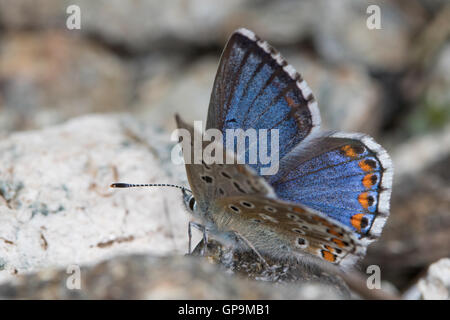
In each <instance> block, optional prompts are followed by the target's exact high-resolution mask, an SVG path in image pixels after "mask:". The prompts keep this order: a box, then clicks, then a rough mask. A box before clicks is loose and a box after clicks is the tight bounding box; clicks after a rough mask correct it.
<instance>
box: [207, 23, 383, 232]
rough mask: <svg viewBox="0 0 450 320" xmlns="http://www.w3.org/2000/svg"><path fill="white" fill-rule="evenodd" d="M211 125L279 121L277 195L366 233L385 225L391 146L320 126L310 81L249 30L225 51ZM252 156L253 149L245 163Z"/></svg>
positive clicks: (258, 125)
mask: <svg viewBox="0 0 450 320" xmlns="http://www.w3.org/2000/svg"><path fill="white" fill-rule="evenodd" d="M206 128H207V129H209V128H217V129H219V130H221V131H222V133H223V134H224V136H225V137H226V129H238V128H240V129H243V130H247V129H249V128H254V129H279V141H280V146H279V159H281V160H280V166H279V167H280V171H279V172H278V173H277V174H276V175H273V176H266V177H265V178H266V179H267V180H268V181H269V183H271V184H272V185H273V187H274V189H275V192H276V194H277V196H278V197H280V198H281V199H284V200H287V201H293V202H296V203H300V204H303V205H305V206H308V207H311V208H313V209H316V210H318V211H320V212H323V213H324V214H326V215H327V216H329V217H330V218H332V219H334V220H337V221H339V222H341V223H342V224H344V225H346V226H349V227H350V228H352V229H353V230H354V231H355V233H357V234H359V236H360V237H361V238H365V239H368V240H372V239H374V238H377V237H378V236H379V234H380V233H381V230H382V228H383V225H384V222H385V221H386V217H387V216H388V214H389V199H390V191H391V185H392V164H391V161H390V159H389V156H388V155H387V153H386V151H385V150H384V149H383V148H382V147H381V146H379V145H378V144H376V143H375V142H374V141H373V140H372V139H371V138H370V137H368V136H365V135H361V134H341V133H337V134H333V135H325V134H321V133H320V115H319V110H318V107H317V103H316V101H315V99H314V97H313V95H312V92H311V90H310V89H309V87H308V86H307V84H306V82H305V81H304V80H303V79H302V78H301V76H300V75H299V74H298V73H297V72H296V71H295V70H294V68H293V67H292V66H290V65H288V64H287V62H286V61H285V60H284V59H283V58H282V57H281V55H280V54H279V53H278V52H277V51H276V50H275V49H273V48H272V47H271V46H270V45H269V44H268V43H267V42H265V41H262V40H260V39H259V38H258V37H257V36H256V35H255V34H254V33H253V32H251V31H249V30H246V29H239V30H237V31H236V32H235V33H234V34H233V35H232V36H231V37H230V40H229V41H228V43H227V46H226V48H225V50H224V52H223V54H222V58H221V61H220V64H219V68H218V72H217V75H216V79H215V81H214V87H213V91H212V94H211V100H210V105H209V110H208V120H207V125H206ZM269 144H270V141H269ZM259 147H260V146H259V145H258V149H259ZM235 151H236V150H235ZM271 151H272V150H270V148H269V152H271ZM248 156H249V154H248V149H246V159H245V160H246V163H249V161H248V160H249V157H248ZM250 166H252V167H253V168H254V169H256V170H258V169H259V168H260V167H261V165H260V164H259V163H257V164H250Z"/></svg>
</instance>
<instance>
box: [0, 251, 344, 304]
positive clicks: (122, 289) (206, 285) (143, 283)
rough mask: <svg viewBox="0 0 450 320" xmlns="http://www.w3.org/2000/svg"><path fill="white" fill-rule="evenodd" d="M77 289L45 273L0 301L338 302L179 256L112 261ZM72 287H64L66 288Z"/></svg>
mask: <svg viewBox="0 0 450 320" xmlns="http://www.w3.org/2000/svg"><path fill="white" fill-rule="evenodd" d="M80 271H81V272H80V276H81V277H80V279H81V282H80V284H81V286H80V289H79V290H77V289H72V290H71V289H68V286H67V282H68V281H69V283H70V284H72V288H73V283H75V282H73V281H72V280H73V278H71V277H73V274H68V273H67V272H66V270H58V269H48V270H43V271H40V272H38V273H36V274H31V275H23V276H18V277H17V279H16V280H15V281H14V282H13V283H8V284H3V285H0V298H1V299H12V298H14V299H21V298H22V299H23V298H28V299H341V298H342V296H341V295H340V294H339V293H337V292H336V291H335V290H334V289H333V288H330V287H327V286H324V285H321V284H317V283H314V282H311V283H303V284H292V283H291V284H272V283H268V282H263V281H253V280H249V279H247V278H245V277H242V276H236V275H232V274H227V273H225V272H224V270H222V269H221V268H220V267H219V266H217V265H214V264H211V263H208V262H206V261H204V260H201V259H198V258H192V257H183V256H167V257H155V256H144V255H131V256H121V257H115V258H112V259H110V260H108V261H105V262H102V263H99V264H97V265H95V266H91V267H83V268H81V270H80ZM70 287H71V286H70V285H69V288H70Z"/></svg>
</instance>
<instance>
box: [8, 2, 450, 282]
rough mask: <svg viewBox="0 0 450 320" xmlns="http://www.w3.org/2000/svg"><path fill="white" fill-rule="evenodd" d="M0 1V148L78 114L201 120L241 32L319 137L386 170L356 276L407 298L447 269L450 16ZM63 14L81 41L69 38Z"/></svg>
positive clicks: (427, 8)
mask: <svg viewBox="0 0 450 320" xmlns="http://www.w3.org/2000/svg"><path fill="white" fill-rule="evenodd" d="M372 2H373V1H365V0H364V1H353V0H311V1H294V0H282V1H269V0H228V1H210V0H174V1H157V0H133V1H119V0H96V1H88V0H70V1H66V0H41V1H33V0H15V1H8V0H0V137H1V138H3V139H7V138H8V136H9V135H10V134H11V133H12V132H17V131H24V130H31V129H40V128H44V127H47V126H50V125H53V124H58V123H62V122H64V121H65V120H68V119H70V118H73V117H76V116H80V115H84V114H88V113H116V112H126V113H131V114H133V115H135V116H137V117H139V118H141V119H142V120H143V121H145V122H146V123H148V125H153V126H156V127H158V128H161V129H166V130H168V131H167V132H168V133H169V132H170V130H172V129H173V128H174V121H173V115H174V113H175V112H179V113H180V114H181V115H182V116H183V117H184V118H185V119H187V120H200V119H203V120H205V119H206V111H207V107H208V102H209V96H210V92H211V88H212V84H213V80H214V77H215V73H216V68H217V64H218V61H219V58H220V54H221V50H222V49H223V47H224V45H225V43H226V41H227V38H228V37H229V35H230V34H231V33H232V32H233V30H235V29H236V28H239V27H246V28H249V29H251V30H253V31H254V32H255V33H257V34H258V35H259V36H260V37H261V38H263V39H265V40H267V41H268V42H269V43H271V44H272V45H273V46H274V47H275V48H277V49H278V50H279V51H280V52H281V53H282V54H283V55H284V56H285V57H286V59H287V60H288V61H289V62H290V63H291V64H292V65H293V66H294V67H295V68H296V69H297V71H298V72H300V73H301V74H302V75H303V78H304V79H305V80H306V81H307V82H308V84H309V86H310V87H311V88H312V90H313V92H314V93H315V96H316V99H317V100H318V103H319V108H320V110H321V115H322V119H323V123H324V127H325V128H327V129H334V130H342V131H361V132H364V133H368V134H370V135H372V136H374V137H375V139H376V140H377V141H378V142H379V143H381V144H382V145H383V146H384V147H385V148H386V149H387V150H388V152H389V153H390V154H391V156H392V158H393V160H394V164H395V169H396V170H395V177H394V190H393V197H392V211H391V216H390V219H389V220H388V223H387V225H386V228H385V231H384V233H383V235H382V238H381V239H380V241H378V242H377V243H376V244H374V245H372V246H371V247H370V249H369V252H368V255H367V257H366V259H365V260H364V263H365V264H366V265H369V264H378V265H380V266H381V270H382V277H383V279H384V280H388V281H390V282H391V283H393V284H395V285H396V286H397V288H399V289H400V290H404V289H407V288H408V286H409V285H410V284H411V283H412V281H413V280H414V279H415V278H416V277H418V276H420V274H421V273H422V272H423V271H424V270H426V268H427V267H428V265H429V264H430V263H432V262H435V261H436V260H438V259H440V258H442V257H449V256H450V122H449V120H450V90H449V88H450V43H449V35H450V2H449V1H448V0H392V1H387V0H386V1H376V4H377V5H378V6H379V7H380V9H381V12H380V13H381V29H374V30H371V29H369V28H368V27H367V24H366V23H367V19H368V18H369V16H370V14H368V13H367V12H366V10H367V8H368V6H369V5H370V4H372ZM69 5H77V6H79V8H80V10H81V29H79V30H78V29H74V30H69V29H68V28H67V27H66V20H67V18H68V17H69V15H70V14H68V13H67V12H66V9H67V7H68V6H69Z"/></svg>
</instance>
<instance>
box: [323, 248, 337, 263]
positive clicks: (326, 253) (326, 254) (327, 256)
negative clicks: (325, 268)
mask: <svg viewBox="0 0 450 320" xmlns="http://www.w3.org/2000/svg"><path fill="white" fill-rule="evenodd" d="M322 257H323V258H324V259H325V260H327V261H329V262H335V261H336V255H334V254H332V253H331V252H330V251H326V250H322Z"/></svg>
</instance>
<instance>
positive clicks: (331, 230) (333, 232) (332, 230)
mask: <svg viewBox="0 0 450 320" xmlns="http://www.w3.org/2000/svg"><path fill="white" fill-rule="evenodd" d="M328 233H329V234H332V235H333V236H336V237H340V236H342V235H341V234H340V233H339V232H337V231H336V230H334V229H328Z"/></svg>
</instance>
